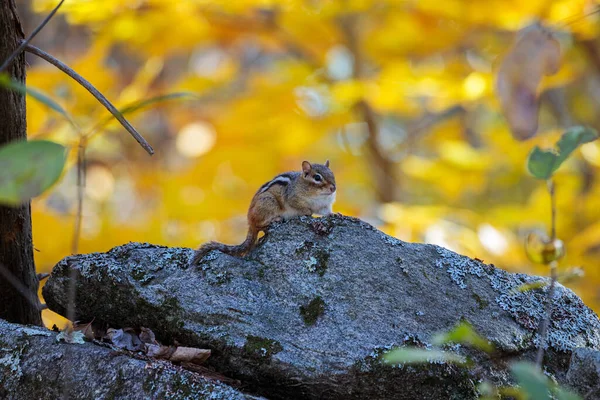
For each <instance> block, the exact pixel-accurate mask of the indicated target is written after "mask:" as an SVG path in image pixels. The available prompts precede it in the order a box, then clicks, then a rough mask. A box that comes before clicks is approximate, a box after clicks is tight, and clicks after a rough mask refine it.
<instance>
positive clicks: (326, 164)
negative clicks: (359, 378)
mask: <svg viewBox="0 0 600 400" xmlns="http://www.w3.org/2000/svg"><path fill="white" fill-rule="evenodd" d="M325 166H326V167H327V168H329V160H327V161H325Z"/></svg>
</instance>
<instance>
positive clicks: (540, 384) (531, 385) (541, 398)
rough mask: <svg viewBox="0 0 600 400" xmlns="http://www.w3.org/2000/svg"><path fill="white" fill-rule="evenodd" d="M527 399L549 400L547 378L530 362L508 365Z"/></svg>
mask: <svg viewBox="0 0 600 400" xmlns="http://www.w3.org/2000/svg"><path fill="white" fill-rule="evenodd" d="M510 369H511V372H512V374H513V375H514V377H515V378H516V379H517V383H518V384H519V386H520V387H521V392H523V393H524V394H525V395H526V396H527V399H528V400H550V399H551V398H550V381H549V379H548V378H547V377H546V376H545V375H544V374H543V373H542V372H541V371H540V370H539V369H538V368H537V367H536V365H535V364H533V363H530V362H524V361H522V362H516V363H514V364H512V365H511V367H510Z"/></svg>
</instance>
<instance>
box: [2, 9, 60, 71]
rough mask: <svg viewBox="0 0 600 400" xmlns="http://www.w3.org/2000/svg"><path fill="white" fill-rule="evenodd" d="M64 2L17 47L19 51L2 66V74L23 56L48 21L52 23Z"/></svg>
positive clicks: (14, 52)
mask: <svg viewBox="0 0 600 400" xmlns="http://www.w3.org/2000/svg"><path fill="white" fill-rule="evenodd" d="M64 1H65V0H60V3H58V5H57V6H56V7H54V9H53V10H52V11H51V12H50V14H48V16H47V17H46V18H44V20H43V21H42V23H41V24H39V25H38V26H37V28H35V29H34V30H33V32H31V34H30V35H29V37H27V39H25V40H23V41H22V42H21V44H20V45H19V47H17V49H16V50H15V51H13V52H12V54H11V55H10V56H8V58H7V59H6V61H4V63H3V64H2V65H1V66H0V72H2V71H4V70H5V69H6V68H7V67H8V66H9V65H10V63H11V62H12V60H14V59H15V58H16V57H17V56H18V55H19V54H21V53H22V52H23V50H24V49H25V47H26V46H27V45H28V44H29V42H31V40H32V39H33V38H34V37H35V36H36V35H37V34H38V33H39V32H40V31H41V30H42V29H43V28H44V26H46V24H47V23H48V21H50V19H52V17H53V16H54V14H56V12H57V11H58V9H59V8H60V6H62V4H63V3H64Z"/></svg>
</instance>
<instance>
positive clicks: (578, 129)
mask: <svg viewBox="0 0 600 400" xmlns="http://www.w3.org/2000/svg"><path fill="white" fill-rule="evenodd" d="M596 139H598V133H597V132H596V131H595V130H594V129H591V128H585V127H582V126H575V127H573V128H569V129H568V130H567V131H566V132H565V133H563V135H562V136H561V138H560V140H559V141H558V142H557V143H556V148H554V149H547V150H542V149H540V148H539V147H538V146H535V147H534V148H533V150H532V151H531V153H530V154H529V158H528V160H527V169H528V170H529V173H530V174H531V175H533V176H534V177H535V178H537V179H550V177H551V176H552V174H553V173H554V172H555V171H556V170H557V169H558V168H559V167H560V166H561V165H562V163H563V162H564V161H565V160H566V159H567V158H568V157H569V155H570V154H571V153H572V152H573V151H574V150H575V149H576V148H577V147H578V146H579V145H581V144H584V143H588V142H592V141H594V140H596Z"/></svg>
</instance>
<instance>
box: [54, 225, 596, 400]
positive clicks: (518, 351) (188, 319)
mask: <svg viewBox="0 0 600 400" xmlns="http://www.w3.org/2000/svg"><path fill="white" fill-rule="evenodd" d="M191 257H192V251H191V250H189V249H182V248H166V247H159V246H153V245H149V244H134V243H131V244H128V245H125V246H120V247H116V248H114V249H112V250H111V251H109V252H107V253H99V254H89V255H77V256H72V257H68V258H65V259H64V260H62V261H61V262H60V263H59V264H57V266H56V267H55V268H54V270H53V272H52V275H51V276H50V278H49V280H48V283H47V284H46V285H45V287H44V290H43V294H44V297H45V299H46V302H47V304H48V306H49V307H50V309H52V310H54V311H57V312H58V313H61V314H63V315H64V314H65V310H66V307H67V304H68V300H67V299H68V296H67V292H68V285H69V274H70V272H71V271H74V272H75V275H76V277H77V284H76V287H77V297H76V298H77V300H76V304H75V306H76V314H77V318H78V319H80V320H83V321H87V320H91V319H92V318H95V319H96V321H98V320H100V321H105V322H107V323H109V324H111V325H113V326H115V327H125V326H146V327H149V328H151V329H152V330H153V331H154V332H155V333H157V335H158V336H159V337H160V338H161V339H162V340H163V341H165V342H169V341H172V340H177V341H179V342H180V343H184V344H187V345H191V346H198V347H208V348H211V349H212V350H213V355H212V357H211V358H210V362H211V363H212V365H213V366H215V367H216V368H217V369H219V370H220V371H221V372H222V373H224V374H226V375H230V376H232V377H235V378H239V379H242V380H243V381H245V382H246V383H248V384H249V385H250V388H251V389H252V390H255V391H256V392H257V393H261V394H263V395H266V396H267V397H270V398H286V399H287V398H302V399H310V398H313V399H320V398H340V399H341V398H343V399H347V398H371V399H376V398H395V399H413V398H429V399H449V398H454V399H471V398H474V397H476V394H475V392H476V390H475V386H476V384H477V382H478V381H479V380H480V379H482V378H486V379H489V380H491V381H492V382H495V383H499V384H505V383H507V381H508V380H509V375H508V373H507V372H506V361H507V360H508V359H516V358H522V359H532V357H533V354H534V352H535V348H536V344H537V343H538V342H539V338H538V335H537V327H538V324H539V323H540V321H541V319H542V318H543V315H544V302H545V298H546V289H539V290H534V291H528V292H525V293H522V292H518V291H515V290H514V289H515V288H516V287H518V286H520V285H522V284H523V283H530V282H533V281H536V280H540V279H543V278H538V277H531V276H527V275H522V274H511V273H508V272H505V271H503V270H500V269H497V268H495V267H494V266H492V265H486V264H483V263H481V262H479V261H477V260H473V259H470V258H468V257H464V256H460V255H458V254H455V253H453V252H451V251H448V250H446V249H443V248H441V247H438V246H433V245H424V244H410V243H404V242H401V241H399V240H397V239H395V238H392V237H390V236H387V235H385V234H383V233H382V232H380V231H378V230H376V229H374V228H373V227H372V226H370V225H368V224H366V223H364V222H361V221H359V220H357V219H353V218H348V217H338V216H331V217H326V218H320V219H314V218H308V217H301V218H297V219H293V220H291V221H288V222H285V223H282V224H278V225H275V226H273V227H272V228H271V229H270V230H269V232H268V233H267V235H266V236H265V238H264V239H263V240H262V243H261V244H260V245H259V246H258V247H257V248H256V249H255V250H254V251H253V252H252V253H251V254H249V256H247V257H246V258H245V259H240V258H235V257H231V256H228V255H225V254H222V253H218V252H213V253H211V254H209V255H208V256H207V257H205V260H204V262H203V263H202V265H201V266H200V267H190V266H188V264H189V261H190V259H191ZM554 303H555V305H556V312H555V313H554V318H553V321H552V324H551V326H550V331H549V336H548V343H549V349H548V351H547V357H546V365H547V369H548V371H549V372H551V373H553V374H555V376H556V377H557V379H559V381H562V380H564V379H563V378H564V374H565V372H566V368H565V364H568V360H569V357H570V352H571V350H572V349H573V348H576V347H590V348H594V349H598V348H600V331H599V328H600V321H599V320H598V318H597V316H596V315H595V314H594V313H593V312H592V311H591V310H590V309H589V308H588V307H586V306H585V305H584V304H583V303H582V301H581V300H580V299H579V298H578V297H577V296H576V295H575V294H574V293H573V292H572V291H570V290H569V289H566V288H565V287H563V286H561V285H558V287H557V290H556V295H555V298H554ZM461 320H467V321H469V322H470V323H471V324H472V325H473V326H474V328H475V329H476V330H477V331H478V332H479V333H481V334H482V335H484V336H485V337H487V338H488V339H489V340H490V341H492V342H493V343H494V344H495V345H496V347H497V349H498V352H497V353H496V354H495V356H494V358H493V359H490V358H488V357H486V356H484V355H481V354H479V353H477V352H472V351H470V350H468V349H465V348H462V347H460V346H456V348H455V350H457V351H459V352H463V353H464V354H469V355H470V356H472V357H474V358H475V360H476V361H477V363H478V364H479V365H480V367H479V368H475V369H473V370H466V369H462V368H460V367H457V366H453V365H447V364H430V365H427V366H419V367H414V366H401V367H389V366H386V365H382V364H381V363H380V362H379V361H378V355H379V354H380V353H381V352H382V351H384V350H386V349H390V348H392V347H394V346H401V345H418V346H429V343H430V338H431V336H432V335H433V334H434V333H437V332H440V331H444V330H449V329H451V328H452V327H453V326H455V325H456V324H457V323H459V322H460V321H461Z"/></svg>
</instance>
